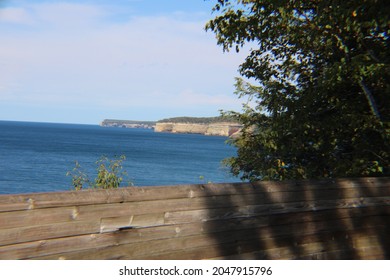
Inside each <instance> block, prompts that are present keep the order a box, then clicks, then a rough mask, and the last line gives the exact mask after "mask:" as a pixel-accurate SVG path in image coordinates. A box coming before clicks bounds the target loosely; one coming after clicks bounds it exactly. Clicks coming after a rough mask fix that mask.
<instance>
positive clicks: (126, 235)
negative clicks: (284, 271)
mask: <svg viewBox="0 0 390 280" xmlns="http://www.w3.org/2000/svg"><path fill="white" fill-rule="evenodd" d="M389 236H390V180H389V178H362V179H337V180H323V181H298V182H279V183H276V182H256V183H239V184H207V185H184V186H167V187H139V188H135V187H131V188H120V189H116V190H93V191H92V190H88V191H80V192H63V193H42V194H25V195H2V196H0V259H389V257H390V238H388V237H389Z"/></svg>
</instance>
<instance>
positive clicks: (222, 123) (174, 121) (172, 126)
mask: <svg viewBox="0 0 390 280" xmlns="http://www.w3.org/2000/svg"><path fill="white" fill-rule="evenodd" d="M100 125H101V126H107V127H123V128H151V129H152V128H153V129H154V131H155V132H168V133H185V134H203V135H214V136H226V137H235V136H237V135H238V134H239V133H240V131H241V128H242V125H241V124H239V123H237V122H234V121H233V120H230V119H226V118H224V117H210V118H193V117H177V118H170V119H164V120H160V121H157V122H149V121H127V120H112V119H106V120H103V121H102V122H101V124H100Z"/></svg>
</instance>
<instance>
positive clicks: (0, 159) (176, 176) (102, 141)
mask: <svg viewBox="0 0 390 280" xmlns="http://www.w3.org/2000/svg"><path fill="white" fill-rule="evenodd" d="M225 141H226V138H225V137H215V136H204V135H195V134H169V133H155V132H154V131H153V130H147V129H124V128H108V127H100V126H97V125H73V124H51V123H28V122H8V121H0V194H9V193H29V192H47V191H62V190H70V189H71V178H70V177H67V176H66V173H67V171H70V170H71V169H72V168H73V167H74V163H75V161H76V160H77V161H78V162H79V163H80V164H81V166H82V167H83V168H84V170H85V171H86V172H87V173H88V174H89V176H90V177H91V178H94V176H95V175H96V171H95V169H96V165H95V162H96V160H98V159H99V158H100V157H101V156H103V155H105V156H108V157H110V158H113V157H115V156H119V155H125V156H126V158H127V159H126V161H125V162H124V163H123V166H124V169H125V170H126V171H127V173H128V174H129V180H131V181H132V182H133V183H134V184H135V185H136V186H156V185H176V184H188V183H202V182H205V181H211V182H215V183H218V182H237V181H239V179H237V178H235V177H232V176H231V175H229V173H228V172H227V171H226V170H225V169H224V168H223V167H222V166H221V160H222V159H224V158H226V157H230V156H233V155H235V152H236V150H235V148H234V147H231V146H229V145H227V144H225ZM200 176H203V177H204V179H203V180H202V179H201V178H200Z"/></svg>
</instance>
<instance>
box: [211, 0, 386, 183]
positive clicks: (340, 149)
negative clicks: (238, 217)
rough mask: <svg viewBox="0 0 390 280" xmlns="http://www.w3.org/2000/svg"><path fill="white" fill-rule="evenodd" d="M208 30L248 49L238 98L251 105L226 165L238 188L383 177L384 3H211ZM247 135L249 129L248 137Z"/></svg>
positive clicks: (228, 44) (223, 40)
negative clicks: (251, 183)
mask: <svg viewBox="0 0 390 280" xmlns="http://www.w3.org/2000/svg"><path fill="white" fill-rule="evenodd" d="M213 11H214V13H215V14H216V16H215V18H214V19H212V20H211V21H209V22H208V24H207V26H206V29H207V30H211V31H213V32H214V33H215V34H216V38H217V42H218V44H219V45H222V46H223V49H224V50H225V51H229V50H230V49H235V50H236V51H242V49H243V48H242V47H243V46H244V45H245V44H247V43H248V42H249V43H250V45H249V46H250V47H252V49H251V50H250V52H249V54H248V56H247V57H246V59H245V61H244V62H243V63H242V64H241V66H240V68H239V70H240V74H241V75H242V76H243V77H246V78H248V79H250V80H251V81H252V82H251V84H250V83H248V82H247V81H244V80H243V79H237V83H236V88H237V94H238V95H239V96H240V97H245V96H246V97H250V98H252V101H253V103H255V105H254V106H251V107H250V106H245V107H244V111H243V112H242V113H237V112H228V115H231V116H234V117H236V118H238V119H239V120H240V122H241V123H243V124H244V127H245V128H247V129H246V130H245V129H244V133H243V134H242V137H241V138H239V139H237V140H235V141H234V144H235V145H236V146H237V147H238V156H237V157H234V158H231V159H229V160H228V163H229V164H230V166H231V170H232V172H233V173H234V174H236V175H239V174H240V175H241V176H242V178H244V179H250V180H258V179H271V180H282V179H289V178H295V179H301V178H323V177H340V176H383V175H389V151H390V145H389V121H390V111H389V110H390V64H389V63H390V50H389V43H390V39H389V27H390V21H389V16H390V5H389V3H388V1H387V0H343V1H325V0H313V1H296V0H281V1H273V0H237V1H229V0H218V1H216V4H215V7H214V9H213ZM249 128H250V129H249Z"/></svg>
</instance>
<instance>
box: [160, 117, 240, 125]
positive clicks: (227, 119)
mask: <svg viewBox="0 0 390 280" xmlns="http://www.w3.org/2000/svg"><path fill="white" fill-rule="evenodd" d="M236 121H237V120H236V119H235V118H234V117H233V116H218V117H204V118H196V117H175V118H169V119H162V120H159V121H158V122H159V123H167V122H168V123H201V124H210V123H217V122H236Z"/></svg>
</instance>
